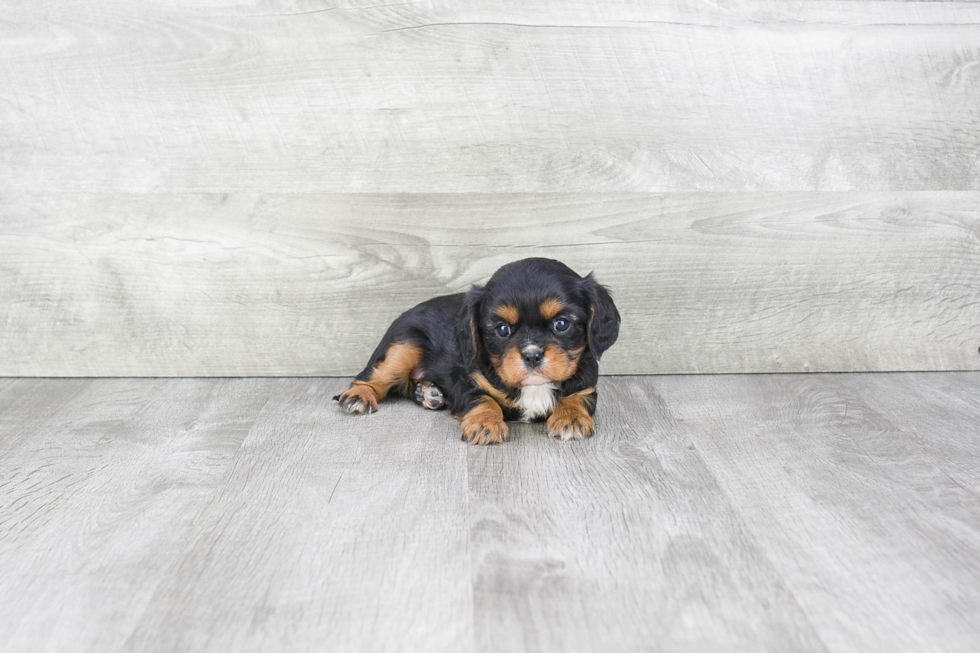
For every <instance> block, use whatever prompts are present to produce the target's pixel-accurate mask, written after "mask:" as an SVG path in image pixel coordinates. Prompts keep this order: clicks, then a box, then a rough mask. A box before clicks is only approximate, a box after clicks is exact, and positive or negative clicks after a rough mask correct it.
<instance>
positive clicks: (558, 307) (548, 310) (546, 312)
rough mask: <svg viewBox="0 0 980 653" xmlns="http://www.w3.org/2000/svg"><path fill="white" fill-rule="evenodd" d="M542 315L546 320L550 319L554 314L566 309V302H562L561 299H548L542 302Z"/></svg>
mask: <svg viewBox="0 0 980 653" xmlns="http://www.w3.org/2000/svg"><path fill="white" fill-rule="evenodd" d="M540 310H541V317H543V318H544V319H546V320H550V319H551V318H553V317H554V316H556V315H558V314H559V313H561V312H562V311H563V310H565V304H563V303H562V302H561V300H560V299H555V298H551V299H546V300H544V301H543V302H541V309H540Z"/></svg>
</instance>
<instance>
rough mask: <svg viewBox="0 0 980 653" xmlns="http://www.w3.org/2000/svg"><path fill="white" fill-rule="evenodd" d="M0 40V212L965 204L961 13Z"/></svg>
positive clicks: (252, 18) (757, 1)
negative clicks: (474, 196) (677, 196)
mask: <svg viewBox="0 0 980 653" xmlns="http://www.w3.org/2000/svg"><path fill="white" fill-rule="evenodd" d="M11 5H12V6H11ZM3 39H4V47H2V48H0V89H2V90H0V93H2V94H3V95H2V97H3V101H2V102H0V125H3V129H2V138H0V147H2V150H3V163H2V168H0V171H2V174H0V190H21V189H28V190H33V191H40V190H71V191H92V190H96V191H129V192H167V191H170V190H175V189H176V190H204V191H215V192H224V191H229V190H264V191H333V192H349V191H358V192H376V191H388V192H396V191H397V192H428V191H494V192H496V191H562V190H565V191H567V190H572V191H579V190H587V191H590V190H620V191H663V190H689V189H702V190H712V191H733V190H777V191H785V190H938V189H944V190H954V189H956V190H963V189H968V190H978V189H980V163H978V158H977V151H978V149H980V129H978V126H980V119H978V115H977V110H976V107H977V106H978V104H980V96H978V93H977V77H978V67H977V60H978V58H980V6H978V5H977V4H976V3H974V2H941V3H939V2H936V3H931V2H930V3H926V2H909V3H905V2H873V1H867V2H834V3H828V2H821V1H804V2H793V3H783V2H776V1H772V0H745V1H741V2H737V3H729V2H725V3H691V2H687V1H686V0H666V1H664V2H657V3H640V2H632V1H627V0H612V1H609V2H606V1H603V2H599V1H598V0H550V1H546V2H535V3H523V2H519V1H518V0H509V1H501V0H468V1H466V2H451V3H450V2H447V3H443V2H397V3H378V2H374V1H369V0H364V1H361V2H343V1H341V2H331V3H329V4H327V3H324V2H322V1H319V0H317V1H310V0H295V1H279V2H276V1H273V0H256V1H234V2H229V1H227V0H205V1H203V2H199V1H197V0H194V1H190V0H185V1H169V2H166V1H163V2H150V3H133V2H130V1H129V0H105V1H103V2H98V3H91V2H81V1H76V0H56V1H52V0H47V1H44V0H36V1H34V2H16V3H6V6H5V10H4V25H3Z"/></svg>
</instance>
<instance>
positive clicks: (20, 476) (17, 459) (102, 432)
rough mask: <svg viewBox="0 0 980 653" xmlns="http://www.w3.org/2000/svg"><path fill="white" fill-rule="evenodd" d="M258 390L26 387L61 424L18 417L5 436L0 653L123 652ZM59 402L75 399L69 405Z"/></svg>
mask: <svg viewBox="0 0 980 653" xmlns="http://www.w3.org/2000/svg"><path fill="white" fill-rule="evenodd" d="M22 383H24V384H25V385H33V383H34V382H31V381H24V382H22ZM80 384H84V386H83V387H82V388H81V389H80V390H79V388H78V386H79V385H80ZM267 385H268V384H266V383H263V382H260V381H256V380H248V379H246V380H227V379H220V380H219V379H214V380H180V381H175V380H158V379H145V380H134V379H124V380H98V381H96V380H91V381H77V380H72V381H52V380H47V381H44V382H43V385H42V386H41V387H35V388H34V389H33V393H34V394H35V395H37V396H39V397H43V398H45V399H46V400H47V401H48V402H50V403H51V404H53V405H58V407H59V410H58V412H57V413H55V414H54V415H53V416H52V417H50V418H44V416H43V415H38V416H31V415H21V421H20V423H19V424H16V425H10V426H9V428H10V432H13V433H19V434H21V435H26V436H28V437H21V438H20V440H19V443H18V445H17V446H15V447H10V448H5V449H4V451H3V456H2V458H0V497H2V499H0V515H2V518H0V551H2V554H0V559H2V562H0V585H2V590H0V612H2V613H3V615H4V618H3V619H2V620H0V648H2V649H3V650H5V651H40V650H47V651H106V650H118V649H119V647H120V645H121V644H122V643H123V641H124V640H125V638H126V637H127V635H128V633H129V632H130V631H132V629H134V628H135V627H136V625H137V624H138V623H139V622H140V620H141V619H142V617H143V613H144V610H145V609H146V608H147V605H148V604H149V602H150V600H151V598H152V597H153V595H154V590H155V589H156V587H157V585H158V584H159V583H160V582H161V581H162V580H163V579H164V578H166V577H167V574H168V573H169V572H170V569H171V567H172V566H173V564H174V562H175V560H176V559H179V557H180V555H181V554H182V551H183V550H185V549H186V547H187V540H188V538H189V537H191V535H192V534H193V533H194V532H195V531H196V528H197V527H196V525H195V522H194V518H195V516H196V515H197V513H199V512H200V511H201V510H202V509H203V507H204V506H205V505H206V503H207V501H208V500H209V498H210V497H211V495H212V494H213V492H214V487H215V484H216V483H217V482H218V481H219V480H220V479H221V478H222V477H223V476H224V474H225V472H226V470H227V468H228V466H229V464H230V463H231V462H232V461H233V454H234V452H235V451H237V450H238V448H239V446H240V445H241V442H242V439H243V438H244V437H245V434H246V433H247V432H248V429H249V426H250V425H251V422H252V420H254V418H255V414H256V413H257V412H258V410H259V409H260V408H261V407H262V405H263V403H264V401H265V399H266V398H267V396H268V388H267ZM66 391H67V392H72V391H76V395H75V396H74V397H72V398H71V399H70V400H69V401H67V402H66V401H64V396H65V394H66ZM7 428H8V426H7V425H6V424H5V425H4V430H5V433H4V437H3V440H4V442H5V443H6V441H7V439H8V438H7V433H8V432H7Z"/></svg>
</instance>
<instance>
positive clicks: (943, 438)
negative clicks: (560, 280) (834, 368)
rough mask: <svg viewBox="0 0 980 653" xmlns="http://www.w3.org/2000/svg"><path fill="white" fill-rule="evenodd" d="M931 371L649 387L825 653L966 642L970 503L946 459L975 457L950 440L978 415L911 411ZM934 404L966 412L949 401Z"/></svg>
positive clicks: (977, 536)
mask: <svg viewBox="0 0 980 653" xmlns="http://www.w3.org/2000/svg"><path fill="white" fill-rule="evenodd" d="M972 376H974V377H975V376H976V375H972ZM930 381H931V377H926V376H922V375H919V376H908V375H899V376H898V377H897V380H896V377H895V376H893V375H874V376H866V375H857V376H856V377H852V376H850V375H843V376H839V375H808V376H796V375H790V376H781V377H778V378H776V377H772V376H764V375H763V376H734V377H725V378H721V377H718V378H713V377H693V376H692V377H671V378H664V379H661V380H660V381H659V382H658V383H657V389H658V392H659V395H660V400H661V401H662V402H663V403H664V404H665V406H666V410H667V411H669V412H670V413H671V414H672V415H673V416H675V417H676V419H677V420H678V423H679V425H680V428H681V430H682V431H683V433H685V434H686V435H687V436H688V437H689V438H690V439H691V441H692V443H693V444H694V446H695V447H696V448H697V450H698V451H699V453H700V455H701V457H702V459H703V460H704V463H705V465H706V467H707V469H709V470H710V471H711V472H712V473H714V474H715V476H716V477H717V479H718V483H719V484H720V485H721V486H722V487H725V488H726V489H727V490H728V493H729V497H730V498H731V502H732V505H733V509H734V510H735V511H737V512H738V513H739V514H740V515H741V516H742V517H743V518H744V519H745V521H746V523H747V524H748V528H749V529H750V530H751V532H753V533H754V534H755V535H756V538H757V539H756V541H757V543H758V546H759V548H760V550H761V551H762V553H763V554H764V555H765V556H766V557H767V559H768V560H770V561H771V563H772V564H773V565H774V566H775V567H776V568H777V569H778V570H779V572H780V575H781V577H782V578H783V580H784V582H785V583H786V585H787V587H788V589H789V590H790V591H791V592H792V594H793V595H794V596H795V598H796V600H797V602H798V604H799V606H800V607H801V608H802V610H803V611H804V612H805V613H806V614H807V615H808V617H809V620H810V623H811V624H812V625H813V627H814V628H815V630H816V632H817V634H818V635H819V637H820V639H821V640H822V641H823V642H824V643H825V644H826V645H827V647H828V648H829V649H831V650H943V651H967V650H970V649H971V648H973V647H974V646H976V643H975V642H976V640H975V638H976V635H977V626H978V622H977V620H976V614H977V609H978V608H980V590H978V588H980V562H978V561H980V501H978V496H977V494H976V493H975V491H973V490H971V489H970V488H969V487H968V486H964V485H962V484H960V483H959V482H957V480H956V479H955V478H953V476H951V474H950V473H949V472H947V469H949V465H950V463H952V464H953V465H954V466H961V465H966V466H967V467H972V468H975V467H976V465H977V456H978V453H980V449H978V447H977V446H976V445H975V444H973V445H972V446H969V445H964V443H966V442H967V441H968V440H975V434H976V424H977V423H978V422H977V417H978V415H977V412H976V410H972V411H969V416H970V418H971V424H970V425H967V423H966V421H965V420H963V419H959V420H956V422H955V423H954V422H953V421H951V420H949V419H945V420H943V421H942V422H940V423H936V422H932V423H929V421H928V420H927V419H917V418H916V415H923V414H924V413H923V409H924V408H926V407H928V406H929V405H931V404H934V402H937V401H938V399H937V396H936V394H935V392H934V391H933V389H932V388H931V387H930V386H931V383H930ZM900 405H904V406H905V407H906V408H905V409H904V410H901V411H898V412H896V411H894V410H893V409H892V408H893V407H896V406H900ZM942 405H944V406H948V407H950V409H951V410H952V411H954V412H956V413H959V414H964V413H967V412H968V411H967V410H965V409H964V407H963V406H962V405H958V404H957V403H956V402H955V401H954V400H952V399H950V398H947V400H946V401H945V402H942ZM886 406H887V407H888V410H882V408H884V407H886ZM930 412H932V413H938V412H941V411H939V410H934V411H930ZM951 471H952V470H951ZM886 504H889V505H901V506H902V509H901V510H899V511H894V510H890V509H883V506H884V505H886ZM927 552H928V553H927ZM830 587H832V588H833V589H830Z"/></svg>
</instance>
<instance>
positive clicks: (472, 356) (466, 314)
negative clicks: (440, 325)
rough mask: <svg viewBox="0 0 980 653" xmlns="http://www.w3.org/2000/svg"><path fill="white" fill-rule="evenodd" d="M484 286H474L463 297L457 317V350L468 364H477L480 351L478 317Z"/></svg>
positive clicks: (471, 365) (461, 358) (468, 365)
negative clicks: (461, 306)
mask: <svg viewBox="0 0 980 653" xmlns="http://www.w3.org/2000/svg"><path fill="white" fill-rule="evenodd" d="M483 293H484V290H483V287H481V286H473V287H472V288H470V291H469V292H468V293H466V295H465V296H464V297H463V308H462V309H460V311H459V317H457V319H456V330H455V339H456V351H458V352H459V359H460V360H461V361H462V362H463V363H464V364H465V365H466V366H467V367H474V366H476V361H477V356H478V355H479V353H480V347H481V345H480V330H479V329H478V328H477V325H476V318H477V316H478V315H479V314H480V302H482V301H483Z"/></svg>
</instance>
